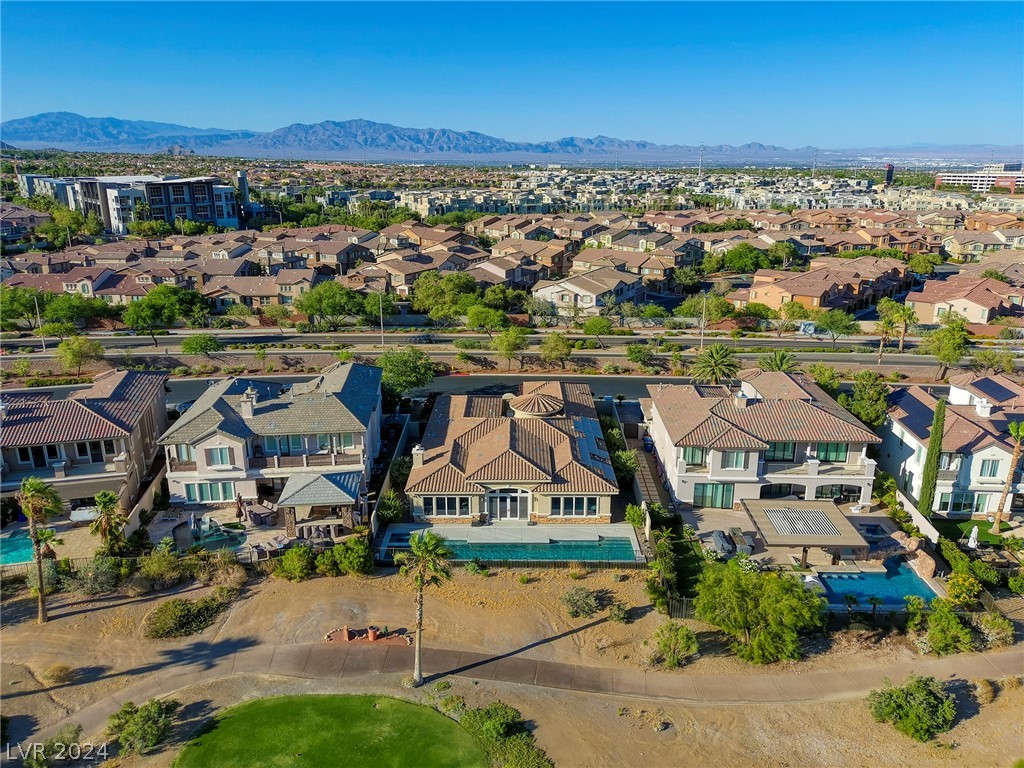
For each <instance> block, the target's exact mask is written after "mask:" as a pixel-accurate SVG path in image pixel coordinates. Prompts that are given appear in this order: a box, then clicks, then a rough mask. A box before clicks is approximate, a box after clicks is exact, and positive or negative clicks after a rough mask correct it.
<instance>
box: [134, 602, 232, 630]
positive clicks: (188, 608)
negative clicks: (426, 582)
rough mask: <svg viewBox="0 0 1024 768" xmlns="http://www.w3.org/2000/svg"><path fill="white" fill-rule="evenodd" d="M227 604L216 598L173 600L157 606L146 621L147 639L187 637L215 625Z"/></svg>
mask: <svg viewBox="0 0 1024 768" xmlns="http://www.w3.org/2000/svg"><path fill="white" fill-rule="evenodd" d="M226 607H227V606H226V604H225V603H224V602H222V601H220V600H218V599H216V598H214V597H203V598H200V599H199V600H185V599H184V598H181V597H175V598H172V599H170V600H168V601H166V602H164V603H161V604H160V605H158V606H157V608H156V610H154V611H153V612H152V613H151V614H150V615H149V618H148V619H147V620H146V637H151V638H165V637H187V636H188V635H194V634H196V633H197V632H202V631H203V630H204V629H206V628H207V627H208V626H210V625H211V624H213V622H214V621H215V620H216V619H217V616H218V615H219V614H220V612H221V611H223V610H224V609H225V608H226Z"/></svg>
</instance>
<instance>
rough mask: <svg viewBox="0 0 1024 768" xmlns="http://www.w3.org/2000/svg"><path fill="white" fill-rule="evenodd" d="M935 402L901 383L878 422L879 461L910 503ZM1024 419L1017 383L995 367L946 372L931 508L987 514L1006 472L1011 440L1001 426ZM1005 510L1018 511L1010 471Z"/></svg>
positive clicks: (1021, 494) (1020, 499)
mask: <svg viewBox="0 0 1024 768" xmlns="http://www.w3.org/2000/svg"><path fill="white" fill-rule="evenodd" d="M937 402H938V401H937V400H936V398H935V397H933V396H932V395H930V394H928V392H926V391H925V390H924V389H923V388H921V387H902V388H900V389H896V390H895V391H893V392H892V394H891V395H890V396H889V413H888V416H887V418H886V421H885V424H884V426H883V427H882V429H881V430H880V431H881V434H882V436H883V441H882V446H881V450H880V457H879V462H878V463H879V466H880V467H881V468H882V469H884V470H885V471H886V472H888V473H889V474H891V475H892V476H893V477H895V478H896V483H897V485H898V486H899V488H900V490H901V491H902V492H903V493H904V494H905V495H906V496H907V497H909V498H910V499H911V500H913V501H914V503H915V504H916V503H917V500H918V499H920V497H921V480H922V476H923V474H924V463H925V457H926V455H927V453H928V442H929V440H930V439H931V430H932V423H933V422H934V420H935V406H936V403H937ZM1013 421H1024V387H1022V386H1021V385H1020V384H1018V383H1016V382H1015V381H1013V380H1012V379H1010V378H1008V377H1006V376H1003V375H1001V374H997V375H993V376H978V375H977V374H974V373H965V374H962V375H960V376H956V377H953V378H951V379H950V388H949V402H948V405H947V406H946V416H945V420H944V422H943V428H942V453H941V454H940V456H939V472H938V479H937V483H936V488H935V502H934V506H933V508H932V509H931V510H921V511H922V512H923V513H924V514H926V515H927V514H930V513H931V512H936V513H939V514H943V515H949V516H951V517H978V518H985V517H987V516H990V515H992V514H993V513H994V512H995V510H996V506H997V505H998V504H999V498H1000V495H1001V493H1002V490H1003V486H1004V484H1005V482H1006V477H1007V475H1008V473H1009V471H1010V459H1011V458H1012V455H1013V441H1012V440H1011V439H1010V435H1009V433H1008V432H1007V425H1008V424H1009V423H1010V422H1013ZM1014 472H1015V474H1014V484H1013V486H1012V488H1011V493H1010V496H1009V499H1008V500H1007V503H1006V507H1005V509H1004V511H1011V510H1013V511H1022V510H1024V478H1022V476H1021V467H1020V466H1018V467H1017V468H1016V469H1015V470H1014Z"/></svg>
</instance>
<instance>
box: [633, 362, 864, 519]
mask: <svg viewBox="0 0 1024 768" xmlns="http://www.w3.org/2000/svg"><path fill="white" fill-rule="evenodd" d="M739 378H740V385H739V387H738V388H736V389H731V388H729V387H726V386H724V385H663V384H657V385H655V384H652V385H649V386H648V387H647V391H648V393H649V394H650V398H649V399H644V400H642V401H641V405H642V407H643V410H644V415H645V417H646V420H647V425H648V431H649V433H650V435H651V437H652V439H653V440H654V449H655V454H656V457H657V461H658V465H659V466H660V467H661V470H662V476H663V477H664V478H665V481H666V482H667V485H668V490H669V493H671V494H672V496H673V497H674V498H675V499H677V500H679V501H681V502H683V503H685V504H689V505H692V506H694V507H716V508H724V509H732V508H733V506H734V505H736V504H738V503H739V502H740V501H743V500H748V499H803V500H806V501H811V500H813V499H832V500H835V499H839V500H844V501H854V502H859V503H862V504H867V503H869V502H870V500H871V484H872V482H873V480H874V476H875V462H874V460H872V459H869V458H868V456H867V448H868V446H869V445H875V444H877V443H879V442H881V441H880V440H879V438H878V437H877V436H876V435H875V434H874V433H873V432H871V430H869V429H868V428H867V427H865V426H864V425H863V424H861V423H860V422H859V421H858V420H857V419H856V418H854V417H853V416H851V415H850V414H849V413H848V412H847V411H846V410H845V409H844V408H842V407H841V406H840V405H839V404H838V403H836V401H835V400H833V399H832V398H831V397H829V396H828V395H827V394H825V392H824V391H823V390H822V389H821V388H820V387H819V386H818V385H816V384H814V383H813V382H812V381H810V380H809V379H807V378H806V377H804V376H801V375H796V374H788V373H768V372H763V371H759V370H748V371H742V372H741V373H740V375H739Z"/></svg>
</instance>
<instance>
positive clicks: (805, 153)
mask: <svg viewBox="0 0 1024 768" xmlns="http://www.w3.org/2000/svg"><path fill="white" fill-rule="evenodd" d="M0 136H2V138H3V140H4V142H6V143H7V144H9V145H14V146H17V147H20V148H25V149H41V148H54V149H67V150H85V151H94V152H137V153H164V152H167V151H168V148H173V150H174V152H175V153H176V154H187V153H193V152H194V153H197V154H203V155H227V156H241V157H266V158H296V159H331V160H345V159H349V160H367V161H403V160H404V161H418V162H457V161H469V162H522V161H530V160H533V161H544V162H560V161H561V162H577V163H579V162H597V163H601V162H604V163H607V162H613V161H621V162H626V163H638V162H641V163H642V162H649V163H670V162H686V163H690V164H696V162H697V159H698V156H699V155H700V154H701V151H703V156H704V161H705V163H707V164H727V165H738V164H755V165H762V164H764V165H767V164H776V163H777V164H786V163H800V162H810V161H811V159H812V158H816V159H817V161H818V162H819V163H820V164H823V165H827V164H838V163H842V162H844V161H847V162H848V161H850V160H853V159H860V160H871V159H879V158H888V159H893V160H895V159H897V158H915V159H918V160H965V161H971V160H974V161H977V160H981V159H987V158H989V157H990V156H992V155H993V154H999V155H1000V156H1004V155H1005V156H1008V157H1020V154H1021V152H1020V148H1019V147H999V146H993V145H988V144H977V145H953V146H936V145H920V144H919V145H912V146H909V147H902V148H886V147H872V148H868V149H841V150H824V149H818V148H816V147H799V148H794V149H787V148H786V147H780V146H775V145H772V144H760V143H756V142H753V143H749V144H742V145H739V146H733V145H730V144H709V145H704V146H703V150H701V148H699V147H696V146H691V145H685V144H656V143H653V142H649V141H634V140H628V139H616V138H612V137H609V136H595V137H593V138H580V137H576V136H568V137H565V138H562V139H557V140H554V141H544V142H521V141H509V140H507V139H502V138H498V137H495V136H488V135H486V134H483V133H477V132H475V131H454V130H451V129H448V128H402V127H399V126H396V125H390V124H388V123H376V122H373V121H370V120H344V121H335V120H327V121H324V122H320V123H314V124H311V125H307V124H302V123H294V124H292V125H288V126H285V127H283V128H278V129H276V130H273V131H268V132H259V131H250V130H244V129H226V128H192V127H189V126H184V125H175V124H173V123H158V122H152V121H148V120H122V119H120V118H116V117H83V116H82V115H78V114H75V113H73V112H45V113H42V114H38V115H33V116H31V117H24V118H18V119H14V120H7V121H5V122H3V123H2V124H0Z"/></svg>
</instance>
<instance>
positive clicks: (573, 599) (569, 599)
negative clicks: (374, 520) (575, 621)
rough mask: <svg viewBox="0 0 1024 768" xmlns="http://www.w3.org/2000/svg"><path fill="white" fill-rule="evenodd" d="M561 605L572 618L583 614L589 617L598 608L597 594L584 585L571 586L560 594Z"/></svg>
mask: <svg viewBox="0 0 1024 768" xmlns="http://www.w3.org/2000/svg"><path fill="white" fill-rule="evenodd" d="M562 605H564V606H565V609H566V610H567V611H568V612H569V615H570V616H572V617H573V618H577V617H579V616H583V617H584V618H588V619H589V618H590V617H591V616H593V615H594V614H595V613H597V611H598V609H599V608H600V606H599V605H598V602H597V595H595V594H594V593H593V592H591V591H590V590H589V589H587V588H586V587H572V588H571V589H570V590H569V591H568V592H566V593H565V594H564V595H562Z"/></svg>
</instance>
